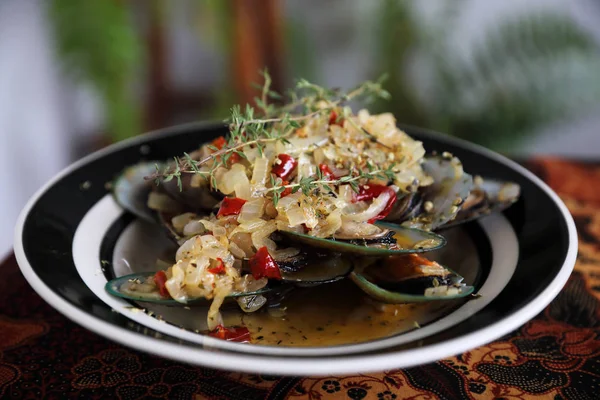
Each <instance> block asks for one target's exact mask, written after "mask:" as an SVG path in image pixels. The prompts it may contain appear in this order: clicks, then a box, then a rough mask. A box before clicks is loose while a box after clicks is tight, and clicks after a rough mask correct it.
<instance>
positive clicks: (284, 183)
mask: <svg viewBox="0 0 600 400" xmlns="http://www.w3.org/2000/svg"><path fill="white" fill-rule="evenodd" d="M281 184H282V185H283V186H287V185H289V184H290V183H289V182H288V181H283V182H281ZM289 194H292V188H285V190H284V191H283V192H281V197H282V198H283V197H285V196H287V195H289Z"/></svg>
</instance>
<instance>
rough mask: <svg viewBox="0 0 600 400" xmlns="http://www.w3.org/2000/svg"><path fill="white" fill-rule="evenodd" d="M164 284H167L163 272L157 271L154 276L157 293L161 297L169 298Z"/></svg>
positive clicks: (165, 275)
mask: <svg viewBox="0 0 600 400" xmlns="http://www.w3.org/2000/svg"><path fill="white" fill-rule="evenodd" d="M165 283H167V274H165V271H158V272H157V273H156V274H155V275H154V284H155V285H156V286H157V287H158V291H159V293H160V295H161V296H162V297H171V295H170V294H169V291H168V290H167V287H166V286H165Z"/></svg>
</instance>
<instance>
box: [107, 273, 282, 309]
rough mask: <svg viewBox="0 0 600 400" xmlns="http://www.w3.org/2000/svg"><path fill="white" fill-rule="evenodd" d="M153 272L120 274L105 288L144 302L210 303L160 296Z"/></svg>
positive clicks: (272, 288) (262, 291)
mask: <svg viewBox="0 0 600 400" xmlns="http://www.w3.org/2000/svg"><path fill="white" fill-rule="evenodd" d="M155 274H156V272H141V273H135V274H130V275H124V276H120V277H118V278H115V279H111V280H110V281H108V282H106V285H105V290H106V291H107V292H108V293H110V294H112V295H114V296H117V297H121V298H123V299H127V300H132V301H139V302H144V303H156V304H162V305H167V306H189V305H201V306H206V305H209V304H210V300H207V299H205V298H204V297H201V298H191V299H188V300H187V302H186V303H181V302H178V301H176V300H174V299H171V298H165V297H163V296H161V294H160V293H159V291H158V288H157V287H156V285H155V284H154V283H153V282H152V278H153V276H154V275H155ZM277 289H278V288H277V287H276V286H265V287H264V288H262V289H259V290H256V291H252V292H245V293H231V294H230V295H229V296H227V298H229V299H235V298H238V297H245V296H255V295H266V294H267V293H269V292H273V291H275V290H277Z"/></svg>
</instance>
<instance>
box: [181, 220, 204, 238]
mask: <svg viewBox="0 0 600 400" xmlns="http://www.w3.org/2000/svg"><path fill="white" fill-rule="evenodd" d="M205 232H206V228H205V227H204V224H203V223H202V221H199V220H195V221H190V222H188V223H187V224H186V225H185V227H184V228H183V235H184V236H193V235H201V234H203V233H205Z"/></svg>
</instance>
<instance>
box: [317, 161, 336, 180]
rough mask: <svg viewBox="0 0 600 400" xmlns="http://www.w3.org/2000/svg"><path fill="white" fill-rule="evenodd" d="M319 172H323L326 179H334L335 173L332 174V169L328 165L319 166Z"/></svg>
mask: <svg viewBox="0 0 600 400" xmlns="http://www.w3.org/2000/svg"><path fill="white" fill-rule="evenodd" d="M319 170H321V174H322V175H323V177H324V178H327V179H330V178H332V177H334V175H333V172H331V168H329V165H327V164H319Z"/></svg>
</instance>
